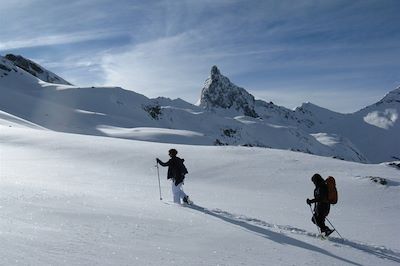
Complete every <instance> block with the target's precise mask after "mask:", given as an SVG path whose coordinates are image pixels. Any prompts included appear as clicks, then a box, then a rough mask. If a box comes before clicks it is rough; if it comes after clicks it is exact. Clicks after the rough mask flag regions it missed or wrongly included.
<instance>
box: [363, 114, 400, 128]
mask: <svg viewBox="0 0 400 266" xmlns="http://www.w3.org/2000/svg"><path fill="white" fill-rule="evenodd" d="M398 117H399V114H398V113H397V110H396V109H385V110H384V111H383V112H380V111H374V112H370V113H368V114H367V115H366V116H365V117H364V121H365V122H366V123H368V124H370V125H373V126H377V127H379V128H383V129H389V128H390V127H393V125H394V124H395V122H396V120H397V118H398Z"/></svg>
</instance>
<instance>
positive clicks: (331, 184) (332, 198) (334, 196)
mask: <svg viewBox="0 0 400 266" xmlns="http://www.w3.org/2000/svg"><path fill="white" fill-rule="evenodd" d="M325 183H326V185H327V186H328V202H329V203H330V204H336V203H337V201H338V193H337V189H336V181H335V178H333V176H328V178H327V179H326V180H325Z"/></svg>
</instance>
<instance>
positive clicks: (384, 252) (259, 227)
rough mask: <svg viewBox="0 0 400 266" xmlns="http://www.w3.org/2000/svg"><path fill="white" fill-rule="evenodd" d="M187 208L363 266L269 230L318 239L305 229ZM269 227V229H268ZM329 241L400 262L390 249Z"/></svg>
mask: <svg viewBox="0 0 400 266" xmlns="http://www.w3.org/2000/svg"><path fill="white" fill-rule="evenodd" d="M187 207H189V208H191V209H193V210H196V211H199V212H202V213H204V214H207V215H210V216H213V217H216V218H218V219H221V220H223V221H225V222H228V223H231V224H234V225H237V226H240V227H242V228H244V229H246V230H249V231H251V232H255V233H257V234H259V235H261V236H263V237H265V238H268V239H270V240H272V241H274V242H277V243H280V244H286V245H292V246H297V247H299V248H304V249H307V250H311V251H315V252H319V253H321V254H324V255H327V256H330V257H332V258H335V259H338V260H341V261H343V262H346V263H349V264H353V265H361V264H359V263H357V262H354V261H351V260H348V259H345V258H341V257H339V256H336V255H334V254H332V253H330V252H328V251H326V250H324V249H322V248H320V247H317V246H314V245H311V244H309V243H306V242H303V241H300V240H297V239H295V238H292V237H289V236H287V235H285V234H282V233H276V232H274V231H272V230H269V229H267V228H276V229H279V230H284V231H288V232H290V233H295V234H300V235H306V236H310V237H317V234H314V233H309V232H307V231H305V230H303V229H299V228H295V227H291V226H282V225H274V224H270V223H267V222H265V221H262V220H259V219H255V218H249V217H246V216H243V215H234V214H231V213H229V212H225V211H222V210H220V209H214V210H209V209H207V208H204V207H201V206H199V205H196V204H193V205H190V206H188V205H187ZM266 227H267V228H266ZM329 241H331V242H334V243H336V244H339V245H345V246H349V247H351V248H355V249H358V250H361V251H363V252H366V253H368V254H373V255H375V256H377V257H379V258H382V259H387V260H391V261H395V262H400V254H398V253H396V252H393V251H392V250H390V249H387V248H385V247H376V246H370V245H366V244H362V243H357V242H354V241H350V240H347V239H341V238H334V237H330V238H329Z"/></svg>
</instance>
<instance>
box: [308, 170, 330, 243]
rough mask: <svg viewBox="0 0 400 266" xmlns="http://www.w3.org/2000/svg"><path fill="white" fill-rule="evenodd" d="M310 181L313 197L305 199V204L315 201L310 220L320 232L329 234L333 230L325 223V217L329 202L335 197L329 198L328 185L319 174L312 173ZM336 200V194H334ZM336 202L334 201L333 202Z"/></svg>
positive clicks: (325, 234) (327, 212)
mask: <svg viewBox="0 0 400 266" xmlns="http://www.w3.org/2000/svg"><path fill="white" fill-rule="evenodd" d="M311 181H312V182H313V183H314V185H315V189H314V198H313V199H307V201H306V202H307V204H308V205H310V206H311V204H312V203H315V206H314V213H313V217H312V219H311V221H312V222H313V223H314V224H316V225H317V226H318V227H319V228H320V230H321V234H323V235H324V236H329V235H330V234H332V233H333V232H334V230H332V229H330V228H329V227H328V226H326V225H325V218H326V217H327V216H328V214H329V210H330V207H331V202H333V201H334V200H335V199H333V201H332V199H330V197H329V191H328V185H327V183H326V182H325V180H324V179H323V178H322V177H321V175H319V174H314V175H313V176H312V178H311ZM336 201H337V195H336ZM335 203H336V202H335Z"/></svg>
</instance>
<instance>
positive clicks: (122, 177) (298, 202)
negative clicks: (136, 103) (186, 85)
mask: <svg viewBox="0 0 400 266" xmlns="http://www.w3.org/2000/svg"><path fill="white" fill-rule="evenodd" d="M0 121H1V120H0ZM4 124H5V125H4ZM0 146H1V149H0V170H1V171H0V174H1V179H0V180H1V181H0V195H1V202H0V206H1V208H0V212H1V219H0V236H1V237H2V243H3V244H2V245H1V248H0V255H1V256H0V264H2V265H11V264H12V265H27V264H29V265H161V264H162V265H322V264H323V265H396V264H398V263H399V262H400V245H399V242H398V237H399V235H398V231H397V227H398V225H397V223H398V221H399V209H400V205H399V202H400V201H399V197H400V193H399V189H400V171H399V170H397V169H396V168H393V167H390V166H387V165H384V164H380V165H373V164H370V165H366V164H358V163H351V162H346V161H339V160H334V159H330V158H326V157H318V156H314V155H307V154H304V153H297V152H290V151H282V150H273V149H263V148H245V147H231V146H224V147H211V146H208V147H207V146H193V145H173V144H165V143H164V144H163V143H154V142H145V141H135V140H124V139H117V138H110V137H98V136H85V135H79V134H66V133H57V132H52V131H48V130H43V129H32V128H29V127H27V126H24V124H23V123H21V124H20V126H19V127H14V126H13V127H9V126H8V123H4V122H1V126H0ZM172 147H174V148H176V149H177V150H178V151H179V154H178V156H181V157H182V158H185V164H186V166H187V167H188V170H189V175H188V176H187V179H186V182H185V188H184V189H185V191H186V192H187V193H188V194H189V195H190V196H191V198H192V199H193V200H194V201H195V203H196V204H197V205H196V206H195V207H194V208H190V207H181V206H179V205H175V204H173V203H171V193H170V184H169V182H167V180H166V168H160V177H161V189H162V195H163V198H164V199H163V200H162V201H160V200H159V197H158V193H159V192H158V181H157V171H156V169H155V167H154V164H155V158H156V157H159V158H160V159H162V160H166V159H167V158H168V156H167V152H168V149H170V148H172ZM316 172H318V173H320V174H322V175H323V176H325V177H326V176H327V175H333V176H334V177H335V178H336V181H337V186H338V190H339V193H340V194H339V203H338V204H337V205H335V206H333V207H332V209H331V213H330V215H329V219H330V221H331V222H332V223H333V224H334V226H335V227H336V228H337V229H338V230H339V232H340V234H341V235H342V236H343V237H344V238H345V239H344V240H341V239H340V238H339V237H338V236H337V235H333V236H332V237H331V239H330V240H327V241H321V240H319V239H317V238H316V233H317V229H316V227H315V225H313V224H312V223H311V221H310V216H311V213H310V209H309V207H308V205H306V203H305V199H306V198H307V197H311V196H312V192H313V184H312V183H311V180H310V178H311V176H312V174H314V173H316ZM369 176H378V177H383V178H386V179H387V180H388V181H390V182H389V183H388V185H386V186H384V185H380V184H377V183H374V182H372V181H371V180H370V179H369V178H368V177H369Z"/></svg>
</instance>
